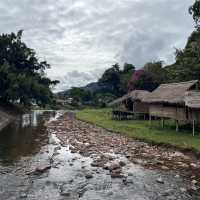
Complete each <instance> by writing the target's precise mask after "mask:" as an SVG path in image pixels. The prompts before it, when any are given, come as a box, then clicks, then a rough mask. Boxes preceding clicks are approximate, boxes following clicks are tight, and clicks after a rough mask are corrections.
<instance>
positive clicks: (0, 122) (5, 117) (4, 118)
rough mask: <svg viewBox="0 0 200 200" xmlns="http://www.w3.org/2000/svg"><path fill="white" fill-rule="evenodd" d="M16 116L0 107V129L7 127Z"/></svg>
mask: <svg viewBox="0 0 200 200" xmlns="http://www.w3.org/2000/svg"><path fill="white" fill-rule="evenodd" d="M14 118H15V117H14V116H13V115H11V114H10V113H8V112H7V111H5V109H2V108H1V107H0V130H2V129H3V128H4V127H6V126H7V125H8V124H9V123H10V122H11V121H12V120H14Z"/></svg>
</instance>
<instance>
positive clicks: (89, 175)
mask: <svg viewBox="0 0 200 200" xmlns="http://www.w3.org/2000/svg"><path fill="white" fill-rule="evenodd" d="M85 178H86V179H91V178H93V174H92V173H90V172H88V173H86V175H85Z"/></svg>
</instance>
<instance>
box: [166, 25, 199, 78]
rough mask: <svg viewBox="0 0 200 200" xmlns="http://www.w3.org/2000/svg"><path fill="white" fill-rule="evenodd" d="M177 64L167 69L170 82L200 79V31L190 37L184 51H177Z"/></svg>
mask: <svg viewBox="0 0 200 200" xmlns="http://www.w3.org/2000/svg"><path fill="white" fill-rule="evenodd" d="M175 55H176V62H175V63H174V64H173V65H171V66H168V67H166V69H167V71H168V77H169V81H171V82H172V81H188V80H192V79H193V80H195V79H200V29H197V30H195V31H194V32H193V33H192V34H191V36H190V37H189V39H188V41H187V44H186V46H185V48H184V49H183V50H178V49H177V50H176V53H175Z"/></svg>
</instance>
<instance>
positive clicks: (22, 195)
mask: <svg viewBox="0 0 200 200" xmlns="http://www.w3.org/2000/svg"><path fill="white" fill-rule="evenodd" d="M27 196H28V195H27V194H26V193H21V194H20V198H21V199H23V198H27Z"/></svg>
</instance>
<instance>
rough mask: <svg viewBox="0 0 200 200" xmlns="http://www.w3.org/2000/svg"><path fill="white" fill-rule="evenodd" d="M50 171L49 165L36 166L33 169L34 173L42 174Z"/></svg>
mask: <svg viewBox="0 0 200 200" xmlns="http://www.w3.org/2000/svg"><path fill="white" fill-rule="evenodd" d="M49 169H51V165H43V166H38V167H36V169H35V171H34V172H35V173H44V172H46V171H47V170H49Z"/></svg>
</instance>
